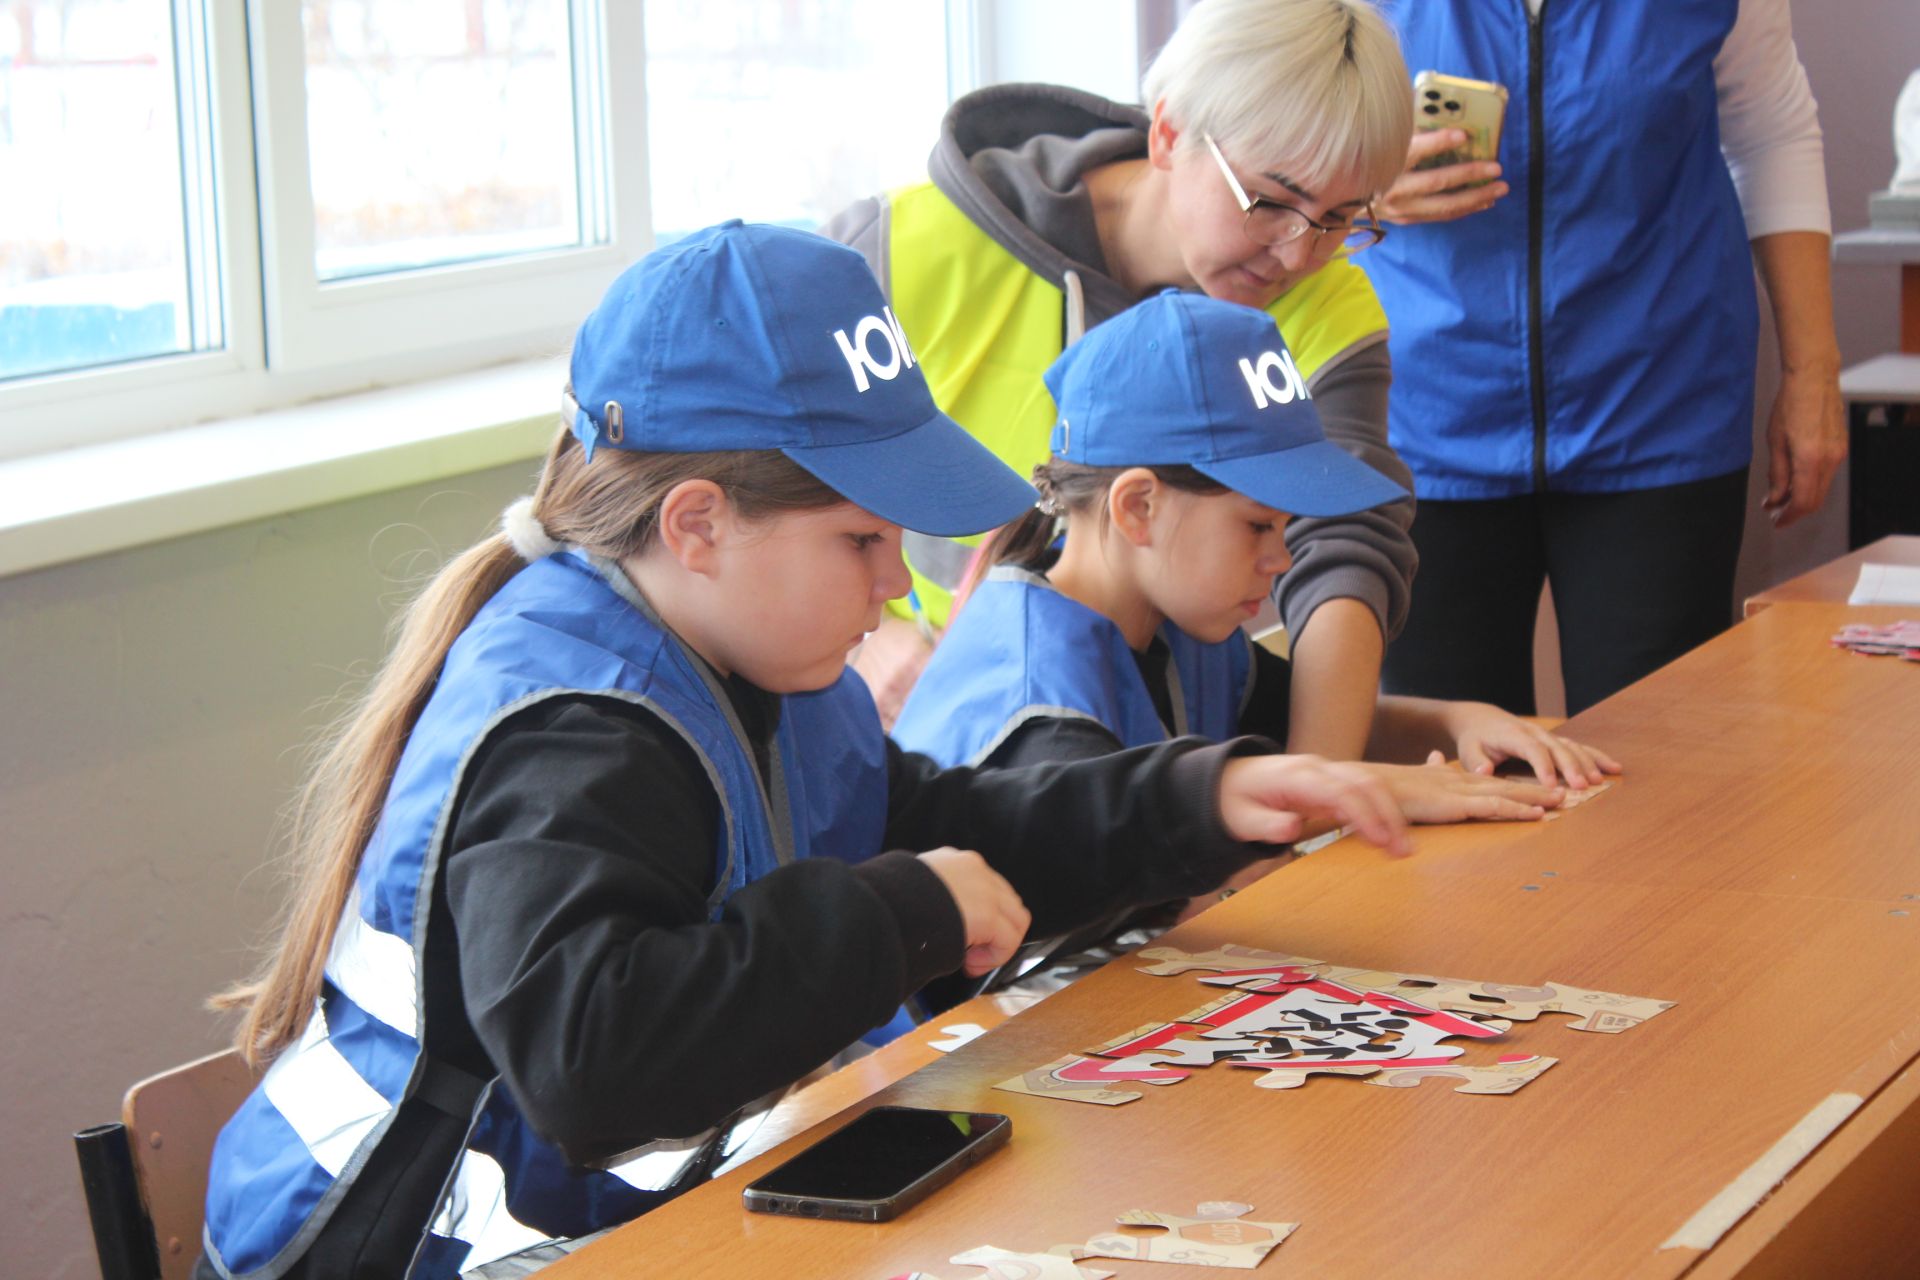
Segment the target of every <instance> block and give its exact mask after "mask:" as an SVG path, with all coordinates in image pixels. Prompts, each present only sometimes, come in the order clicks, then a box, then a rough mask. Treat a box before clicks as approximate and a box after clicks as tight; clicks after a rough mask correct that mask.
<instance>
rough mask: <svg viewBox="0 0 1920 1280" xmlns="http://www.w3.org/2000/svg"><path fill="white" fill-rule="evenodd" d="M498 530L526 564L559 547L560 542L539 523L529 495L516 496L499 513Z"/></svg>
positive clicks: (551, 552) (545, 555) (549, 553)
mask: <svg viewBox="0 0 1920 1280" xmlns="http://www.w3.org/2000/svg"><path fill="white" fill-rule="evenodd" d="M500 531H501V532H502V533H504V534H506V535H507V541H508V542H510V543H512V544H513V549H514V550H515V551H518V552H519V553H520V558H521V559H522V560H525V561H526V562H527V563H528V564H532V563H533V562H534V561H535V560H544V559H546V558H547V557H548V556H550V555H552V554H553V553H554V552H556V551H559V550H560V549H561V544H560V543H558V542H555V541H554V540H553V535H552V534H549V533H548V532H547V528H546V526H545V525H543V524H541V523H540V517H538V516H536V515H534V514H533V499H532V498H531V497H526V498H516V499H515V500H514V501H513V502H512V503H510V504H508V506H507V509H506V510H505V511H503V512H501V513H500Z"/></svg>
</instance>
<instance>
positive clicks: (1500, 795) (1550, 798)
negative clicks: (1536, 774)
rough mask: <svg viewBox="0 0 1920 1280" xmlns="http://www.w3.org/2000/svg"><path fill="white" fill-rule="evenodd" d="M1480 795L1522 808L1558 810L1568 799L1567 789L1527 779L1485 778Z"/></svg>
mask: <svg viewBox="0 0 1920 1280" xmlns="http://www.w3.org/2000/svg"><path fill="white" fill-rule="evenodd" d="M1481 783H1482V786H1481V788H1480V789H1479V792H1478V794H1480V795H1484V796H1491V797H1493V798H1494V799H1496V800H1507V801H1512V802H1513V803H1515V804H1518V805H1521V806H1522V807H1538V808H1544V809H1556V808H1558V807H1559V806H1560V802H1561V801H1563V800H1565V799H1566V798H1567V792H1566V788H1564V787H1560V786H1555V785H1552V784H1549V783H1544V782H1529V781H1527V780H1526V779H1525V778H1483V779H1481Z"/></svg>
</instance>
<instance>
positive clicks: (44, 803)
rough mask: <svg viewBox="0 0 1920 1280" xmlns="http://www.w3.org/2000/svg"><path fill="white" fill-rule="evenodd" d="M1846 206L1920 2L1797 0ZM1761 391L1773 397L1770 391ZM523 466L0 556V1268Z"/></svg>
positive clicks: (177, 1040) (1771, 563)
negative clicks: (304, 790) (329, 733)
mask: <svg viewBox="0 0 1920 1280" xmlns="http://www.w3.org/2000/svg"><path fill="white" fill-rule="evenodd" d="M1798 18H1799V20H1798V22H1797V24H1796V25H1797V32H1798V36H1799V40H1800V47H1801V52H1802V56H1803V58H1804V59H1805V61H1806V63H1807V66H1808V70H1809V72H1810V74H1811V76H1812V78H1813V86H1814V91H1815V93H1816V94H1817V95H1818V97H1819V99H1820V105H1821V117H1822V120H1823V123H1824V125H1825V128H1826V133H1827V165H1828V173H1829V180H1830V185H1831V190H1832V195H1833V206H1834V211H1835V220H1836V222H1837V224H1838V225H1839V226H1840V227H1842V228H1845V227H1851V226H1857V225H1859V224H1861V223H1862V222H1863V221H1864V219H1865V209H1866V195H1867V193H1868V192H1869V191H1871V190H1875V189H1878V188H1880V187H1882V186H1884V185H1885V184H1886V181H1887V178H1888V177H1889V175H1891V173H1892V172H1893V148H1892V143H1891V141H1890V134H1889V121H1890V119H1891V115H1892V104H1893V97H1894V94H1895V93H1896V92H1897V90H1898V88H1899V86H1900V84H1901V83H1902V82H1903V81H1904V79H1905V76H1906V74H1907V72H1908V71H1910V70H1912V69H1913V68H1914V67H1916V66H1920V10H1916V8H1915V6H1914V4H1913V0H1838V2H1832V0H1830V2H1828V3H1822V4H1818V5H1813V4H1808V3H1806V2H1805V0H1802V4H1801V5H1800V13H1799V15H1798ZM1894 276H1895V273H1894V272H1892V271H1891V270H1888V269H1878V270H1873V269H1867V268H1841V269H1840V270H1839V271H1838V272H1837V275H1836V281H1835V283H1836V286H1837V290H1838V294H1839V305H1838V310H1839V313H1840V317H1839V325H1840V341H1841V350H1842V352H1843V354H1844V355H1845V358H1846V359H1847V360H1848V361H1849V362H1853V361H1857V360H1861V359H1864V358H1866V357H1867V356H1870V355H1874V354H1877V353H1879V352H1881V351H1884V350H1888V349H1891V348H1892V347H1893V345H1894V343H1895V338H1894V324H1895V320H1896V296H1897V294H1896V290H1897V286H1896V282H1895V278H1894ZM1770 394H1771V389H1770V387H1763V388H1762V402H1763V403H1764V402H1765V401H1766V399H1767V398H1768V397H1769V396H1770ZM531 472H532V464H529V465H528V466H527V467H526V468H505V469H501V470H496V471H489V472H483V473H480V474H476V475H473V476H468V477H463V478H462V479H460V480H458V481H455V482H449V483H445V484H438V485H432V486H426V487H423V488H416V489H409V490H404V491H400V492H396V493H391V494H385V495H381V496H378V497H373V498H366V499H360V500H356V501H353V502H347V503H341V504H338V505H335V506H330V507H326V508H322V509H319V510H314V511H307V512H302V513H298V514H295V515H291V516H287V517H284V518H282V519H277V520H270V521H263V522H259V523H255V524H249V525H244V526H241V527H238V528H233V529H226V530H221V531H218V532H215V533H210V534H205V535H201V536H197V537H191V538H184V539H180V540H178V541H175V542H169V543H166V544H162V545H158V546H153V547H147V548H142V549H140V550H136V551H130V552H125V553H121V554H117V555H113V556H107V557H102V558H99V559H95V560H90V561H86V562H83V563H78V564H73V565H67V566H64V567H60V568H55V569H50V570H46V571H43V572H39V573H31V574H25V575H21V576H17V577H13V578H8V579H0V672H4V673H5V674H4V675H3V676H0V974H4V978H3V979H0V1025H3V1026H4V1028H5V1037H6V1040H5V1050H4V1054H5V1057H4V1068H5V1069H4V1072H0V1079H4V1080H5V1081H6V1083H7V1088H6V1090H5V1092H4V1095H0V1134H4V1135H5V1153H6V1168H7V1183H8V1187H9V1191H10V1194H9V1195H7V1196H6V1197H5V1199H4V1203H0V1240H4V1241H5V1244H6V1258H7V1261H6V1264H5V1270H6V1271H7V1273H8V1274H10V1275H20V1276H50V1277H75V1276H89V1275H92V1274H94V1265H93V1261H92V1245H91V1241H90V1239H89V1237H88V1235H87V1229H86V1221H85V1217H84V1214H83V1212H82V1208H81V1199H80V1191H79V1183H78V1179H77V1177H76V1175H75V1173H74V1165H73V1157H72V1154H71V1144H70V1143H69V1141H68V1134H69V1133H70V1131H71V1130H73V1129H75V1128H79V1127H80V1126H82V1125H85V1124H89V1123H93V1122H96V1121H99V1120H103V1119H108V1118H112V1117H113V1116H115V1115H116V1114H117V1111H118V1107H119V1096H120V1093H121V1091H122V1090H123V1089H124V1088H125V1087H126V1085H127V1084H128V1083H130V1082H131V1081H132V1080H134V1079H135V1078H136V1077H138V1076H140V1075H143V1074H145V1073H147V1072H150V1071H153V1070H157V1069H160V1068H163V1067H167V1066H171V1065H173V1064H175V1063H178V1062H182V1061H185V1060H186V1059H188V1058H190V1057H193V1056H195V1055H197V1054H200V1053H203V1052H208V1051H211V1050H212V1049H215V1048H217V1047H219V1046H220V1043H221V1034H220V1032H219V1030H218V1028H217V1027H216V1025H215V1022H214V1020H213V1019H212V1018H211V1016H210V1015H207V1014H204V1013H202V1012H201V1011H200V1009H199V1007H198V1001H199V999H200V998H201V997H202V996H203V995H204V994H205V993H207V992H208V991H210V990H212V989H213V988H215V987H216V986H219V985H220V984H222V983H223V982H225V981H227V980H229V979H230V978H232V977H233V976H235V975H236V974H238V973H240V972H241V971H242V970H244V969H245V968H246V966H247V963H248V961H247V952H246V948H247V946H248V944H249V942H250V941H251V940H253V939H254V938H255V937H257V931H258V929H259V928H260V927H261V926H262V925H263V924H264V922H265V921H266V919H267V917H268V916H269V915H270V913H271V910H272V907H273V904H274V903H275V901H277V897H276V893H277V888H278V885H277V882H276V881H274V880H273V878H272V877H271V876H270V875H269V874H267V873H265V872H263V871H262V870H261V869H260V866H261V863H262V860H263V858H264V857H265V855H266V852H267V850H268V848H269V837H270V832H271V830H272V828H273V825H274V819H275V813H276V810H277V808H278V806H279V805H280V804H281V803H282V802H283V801H284V800H285V799H286V798H287V796H288V795H289V794H290V793H291V790H292V788H293V785H294V782H295V779H296V778H297V776H298V774H299V758H298V752H297V749H296V748H297V745H298V742H299V740H300V738H301V735H302V733H303V732H305V731H307V730H309V729H311V728H312V727H314V726H316V725H318V724H319V723H321V721H322V719H323V716H322V715H321V714H320V713H319V712H318V711H317V710H316V704H318V703H319V702H320V701H321V700H323V699H327V698H329V697H331V696H332V695H334V694H335V693H336V692H337V691H338V690H339V689H340V688H341V687H342V686H343V684H345V683H346V682H347V681H348V680H349V679H350V678H351V676H352V674H353V671H354V670H355V669H357V664H365V663H367V662H370V661H372V660H374V659H375V658H377V656H378V655H379V654H380V652H381V651H382V649H383V646H384V628H385V625H386V621H387V618H388V616H389V612H390V606H391V604H392V603H393V601H394V600H395V599H397V598H398V597H399V596H400V595H401V594H403V590H404V581H405V580H406V579H407V578H408V577H410V576H411V575H412V574H414V573H416V572H419V571H421V570H423V569H427V568H430V567H431V565H432V563H436V562H437V559H438V557H440V556H441V555H442V554H443V553H445V552H448V551H452V550H457V549H458V548H460V547H462V546H464V545H466V544H467V543H468V542H470V541H471V540H472V539H473V538H475V537H476V536H478V535H479V533H480V532H481V531H482V530H483V529H484V528H485V527H486V525H487V524H488V523H489V522H490V521H491V520H492V519H493V518H494V517H495V515H496V514H497V513H498V512H499V510H500V509H501V507H502V506H504V505H505V503H506V502H507V501H508V500H509V499H510V498H511V497H512V496H513V495H515V494H517V493H519V492H521V491H523V490H524V489H525V487H526V486H527V483H528V480H529V477H530V475H531ZM1843 497H1844V494H1843V493H1840V494H1836V495H1835V503H1834V505H1832V506H1831V507H1830V508H1829V511H1828V512H1827V513H1826V514H1825V515H1824V516H1823V517H1822V518H1820V519H1819V520H1816V521H1810V522H1808V523H1807V526H1806V527H1805V528H1800V529H1795V530H1791V531H1789V532H1788V533H1786V534H1775V533H1772V532H1770V531H1766V530H1764V529H1763V528H1761V527H1760V526H1758V525H1757V524H1756V526H1755V527H1754V528H1753V529H1751V530H1750V532H1749V538H1748V548H1747V555H1746V558H1745V562H1744V565H1743V589H1746V590H1751V589H1756V588H1758V587H1760V586H1763V585H1765V584H1766V583H1768V582H1772V581H1775V580H1777V579H1779V578H1781V577H1786V576H1790V575H1791V574H1793V573H1796V572H1798V571H1800V570H1801V569H1802V568H1805V567H1807V566H1809V565H1811V564H1814V563H1817V562H1818V561H1820V560H1823V559H1826V558H1828V557H1830V556H1831V555H1834V554H1837V553H1838V552H1839V551H1840V550H1841V549H1842V547H1843V542H1844V536H1845V534H1844V530H1845V520H1844V514H1843V513H1844V507H1843V506H1841V505H1839V503H1840V501H1841V500H1842V499H1843Z"/></svg>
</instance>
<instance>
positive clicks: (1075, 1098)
mask: <svg viewBox="0 0 1920 1280" xmlns="http://www.w3.org/2000/svg"><path fill="white" fill-rule="evenodd" d="M1189 1074H1190V1073H1189V1072H1186V1071H1178V1070H1173V1069H1170V1068H1166V1067H1162V1066H1159V1065H1158V1064H1156V1063H1154V1062H1152V1061H1151V1060H1139V1061H1135V1062H1132V1063H1126V1062H1109V1061H1107V1060H1106V1059H1104V1058H1084V1057H1081V1056H1079V1055H1077V1054H1070V1055H1068V1056H1067V1057H1064V1058H1059V1059H1056V1060H1054V1061H1053V1062H1049V1063H1048V1064H1047V1065H1046V1066H1044V1067H1036V1068H1034V1069H1033V1070H1032V1071H1026V1072H1022V1073H1021V1074H1020V1075H1017V1076H1015V1077H1013V1078H1012V1079H1011V1080H1002V1081H1001V1082H1000V1083H999V1084H996V1085H994V1086H993V1087H994V1088H996V1089H1002V1090H1005V1091H1006V1092H1008V1093H1024V1094H1028V1095H1030V1096H1032V1097H1035V1098H1064V1099H1065V1100H1067V1101H1068V1102H1091V1103H1093V1104H1094V1105H1096V1106H1102V1107H1117V1106H1120V1105H1121V1104H1122V1103H1126V1102H1133V1101H1135V1100H1136V1099H1138V1098H1139V1097H1140V1096H1141V1095H1140V1094H1139V1093H1137V1092H1135V1091H1134V1090H1131V1089H1127V1088H1126V1087H1125V1086H1126V1085H1128V1084H1178V1083H1179V1082H1180V1081H1182V1080H1185V1079H1186V1078H1187V1076H1188V1075H1189ZM1109 1085H1119V1086H1121V1087H1119V1088H1109V1087H1108V1086H1109Z"/></svg>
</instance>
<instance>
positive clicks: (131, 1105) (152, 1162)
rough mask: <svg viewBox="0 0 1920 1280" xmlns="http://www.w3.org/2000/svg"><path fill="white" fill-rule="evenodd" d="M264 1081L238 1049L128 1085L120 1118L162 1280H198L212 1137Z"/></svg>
mask: <svg viewBox="0 0 1920 1280" xmlns="http://www.w3.org/2000/svg"><path fill="white" fill-rule="evenodd" d="M258 1080H259V1076H258V1075H257V1074H256V1073H255V1072H254V1070H253V1068H251V1067H249V1066H248V1065H247V1063H246V1061H245V1059H243V1058H241V1056H240V1055H239V1054H238V1053H237V1052H235V1051H234V1050H232V1049H229V1050H227V1051H226V1052H225V1053H216V1054H214V1055H212V1056H211V1057H206V1058H201V1059H200V1060H199V1061H197V1062H189V1063H187V1064H185V1065H184V1066H178V1067H175V1068H173V1069H172V1070H171V1071H163V1072H161V1073H160V1074H159V1075H156V1076H149V1077H148V1078H147V1079H145V1080H142V1081H140V1082H139V1083H138V1084H136V1085H134V1086H133V1087H132V1088H131V1089H128V1090H127V1096H126V1098H125V1100H124V1101H122V1103H121V1105H120V1118H121V1119H122V1121H124V1122H125V1124H126V1126H127V1141H128V1143H129V1144H130V1145H131V1146H132V1148H133V1166H134V1171H135V1173H136V1174H137V1175H138V1178H139V1182H140V1198H141V1199H142V1200H143V1201H145V1202H146V1207H147V1216H148V1217H149V1218H150V1219H152V1221H153V1235H154V1242H155V1244H156V1245H157V1247H158V1252H159V1255H160V1276H161V1280H191V1277H192V1275H193V1264H194V1260H195V1259H196V1258H197V1257H199V1254H200V1227H201V1223H202V1221H203V1219H204V1218H205V1215H206V1204H207V1166H208V1164H209V1163H210V1162H211V1160H212V1158H213V1140H214V1138H215V1137H216V1136H218V1134H219V1132H220V1126H222V1125H224V1124H225V1123H226V1122H227V1120H228V1118H229V1117H231V1116H232V1115H233V1113H234V1112H235V1111H236V1110H238V1109H239V1107H240V1104H241V1102H243V1101H245V1099H246V1096H247V1094H248V1093H249V1092H250V1091H251V1090H252V1089H253V1086H254V1084H255V1083H257V1081H258Z"/></svg>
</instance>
